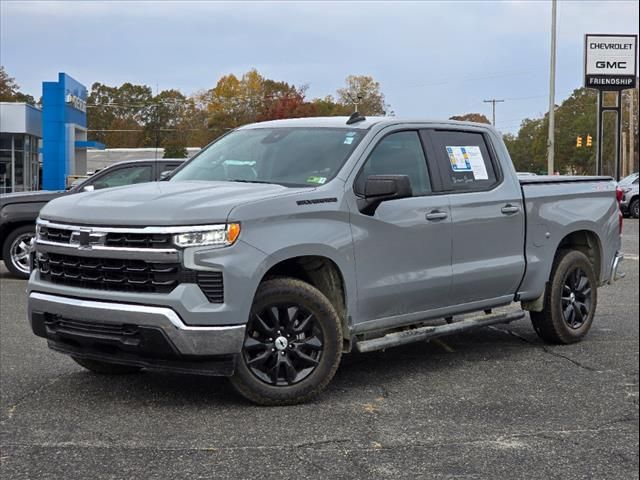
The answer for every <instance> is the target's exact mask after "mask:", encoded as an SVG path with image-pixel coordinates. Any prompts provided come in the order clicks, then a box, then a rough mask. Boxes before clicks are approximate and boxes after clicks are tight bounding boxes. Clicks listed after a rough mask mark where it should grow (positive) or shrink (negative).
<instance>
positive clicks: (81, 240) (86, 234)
mask: <svg viewBox="0 0 640 480" xmlns="http://www.w3.org/2000/svg"><path fill="white" fill-rule="evenodd" d="M106 236H107V234H106V233H103V232H93V231H92V230H90V229H82V230H77V231H74V232H72V233H71V238H70V239H69V243H70V244H71V245H77V246H78V247H79V248H83V249H84V248H86V249H90V248H93V246H94V245H104V240H105V238H106Z"/></svg>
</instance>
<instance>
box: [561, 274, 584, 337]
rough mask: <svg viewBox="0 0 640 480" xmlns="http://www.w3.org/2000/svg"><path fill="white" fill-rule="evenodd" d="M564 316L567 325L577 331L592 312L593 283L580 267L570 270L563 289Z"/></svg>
mask: <svg viewBox="0 0 640 480" xmlns="http://www.w3.org/2000/svg"><path fill="white" fill-rule="evenodd" d="M562 292H563V293H562V297H561V302H562V316H563V318H564V321H565V322H566V323H567V325H568V326H569V327H570V328H572V329H574V330H577V329H579V328H580V327H582V325H584V322H585V320H586V319H587V318H589V312H590V310H591V282H589V277H588V276H587V274H586V272H584V271H583V270H582V269H581V268H580V267H576V268H574V269H573V270H569V271H568V272H567V275H566V277H565V281H564V285H563V287H562Z"/></svg>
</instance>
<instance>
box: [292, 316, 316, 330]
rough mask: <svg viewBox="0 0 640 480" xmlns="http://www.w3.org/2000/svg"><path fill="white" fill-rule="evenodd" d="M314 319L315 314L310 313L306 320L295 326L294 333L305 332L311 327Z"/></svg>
mask: <svg viewBox="0 0 640 480" xmlns="http://www.w3.org/2000/svg"><path fill="white" fill-rule="evenodd" d="M312 320H313V314H311V315H309V316H308V317H307V318H305V319H304V320H300V322H299V323H298V325H297V326H295V327H294V328H293V332H294V333H303V332H305V331H306V330H307V329H308V328H309V326H310V325H311V322H312Z"/></svg>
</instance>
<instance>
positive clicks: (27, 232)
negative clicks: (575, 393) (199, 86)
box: [0, 158, 184, 278]
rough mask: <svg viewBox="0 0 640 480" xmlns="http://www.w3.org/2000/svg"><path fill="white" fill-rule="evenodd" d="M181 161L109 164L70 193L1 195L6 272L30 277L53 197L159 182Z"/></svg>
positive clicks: (0, 224) (1, 236)
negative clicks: (42, 215) (32, 254)
mask: <svg viewBox="0 0 640 480" xmlns="http://www.w3.org/2000/svg"><path fill="white" fill-rule="evenodd" d="M182 162H184V160H183V159H181V158H163V159H158V160H127V161H124V162H118V163H115V164H113V165H109V166H108V167H107V168H105V169H102V170H100V171H99V172H97V173H95V174H93V175H92V176H91V177H89V178H87V179H85V180H82V181H80V182H78V183H77V184H75V185H73V186H71V188H69V189H68V190H58V191H47V190H41V191H36V192H16V193H8V194H2V195H0V251H1V252H2V260H3V261H4V264H5V266H6V267H7V269H8V270H9V271H10V272H11V273H12V274H13V275H14V276H16V277H18V278H29V247H30V245H31V240H32V239H33V238H34V237H35V232H36V219H37V218H38V213H39V212H40V209H41V208H42V207H44V205H45V204H46V203H47V202H49V201H50V200H53V199H54V198H58V197H62V196H65V195H71V194H74V193H79V192H85V191H93V190H100V189H102V188H109V187H116V186H122V185H133V184H135V183H141V182H151V181H152V180H154V179H155V180H159V179H160V178H161V176H162V175H163V173H164V174H168V173H169V172H170V171H171V170H173V169H175V168H176V167H177V166H179V165H180V164H181V163H182Z"/></svg>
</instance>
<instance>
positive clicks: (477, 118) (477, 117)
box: [449, 113, 491, 125]
mask: <svg viewBox="0 0 640 480" xmlns="http://www.w3.org/2000/svg"><path fill="white" fill-rule="evenodd" d="M449 120H458V121H460V122H476V123H486V124H489V125H491V122H490V121H489V119H488V118H487V117H486V116H485V115H483V114H482V113H465V114H464V115H454V116H453V117H449Z"/></svg>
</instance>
